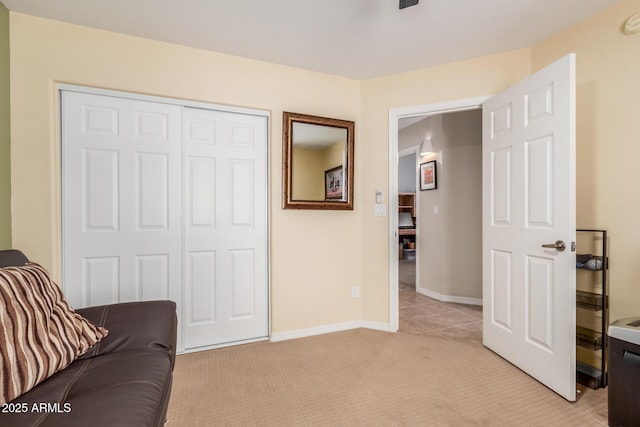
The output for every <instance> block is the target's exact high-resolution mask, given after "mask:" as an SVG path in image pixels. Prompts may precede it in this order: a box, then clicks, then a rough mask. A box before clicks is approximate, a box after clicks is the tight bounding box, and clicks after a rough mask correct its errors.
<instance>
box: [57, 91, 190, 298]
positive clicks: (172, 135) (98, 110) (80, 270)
mask: <svg viewBox="0 0 640 427" xmlns="http://www.w3.org/2000/svg"><path fill="white" fill-rule="evenodd" d="M61 96H62V132H63V135H62V141H63V143H62V154H63V156H62V162H63V165H62V171H63V173H62V175H63V176H62V178H63V185H62V188H63V215H62V217H63V289H64V292H65V294H66V296H67V297H68V298H69V301H70V303H71V304H72V305H73V306H74V307H86V306H92V305H101V304H110V303H116V302H125V301H140V300H155V299H172V300H174V301H177V302H179V301H180V292H181V290H180V285H181V271H182V260H181V257H182V252H181V238H182V230H181V225H182V218H181V194H182V192H181V177H182V172H181V166H182V162H181V153H182V148H181V144H182V129H181V125H182V122H181V120H182V117H181V107H179V106H175V105H168V104H162V103H155V102H143V101H136V100H130V99H123V98H119V97H111V96H103V95H94V94H86V93H77V92H67V91H63V92H62V95H61Z"/></svg>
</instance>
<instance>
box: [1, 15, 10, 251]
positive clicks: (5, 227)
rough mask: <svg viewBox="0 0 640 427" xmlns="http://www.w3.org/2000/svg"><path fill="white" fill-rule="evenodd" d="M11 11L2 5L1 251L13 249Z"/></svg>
mask: <svg viewBox="0 0 640 427" xmlns="http://www.w3.org/2000/svg"><path fill="white" fill-rule="evenodd" d="M9 87H10V86H9V11H8V10H7V9H6V8H5V7H4V5H3V4H2V3H0V249H8V248H10V247H11V160H10V158H11V154H10V141H11V134H10V130H9V129H10V117H11V115H10V113H9V111H10V103H9Z"/></svg>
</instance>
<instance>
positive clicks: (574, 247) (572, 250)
mask: <svg viewBox="0 0 640 427" xmlns="http://www.w3.org/2000/svg"><path fill="white" fill-rule="evenodd" d="M575 251H576V242H571V252H575Z"/></svg>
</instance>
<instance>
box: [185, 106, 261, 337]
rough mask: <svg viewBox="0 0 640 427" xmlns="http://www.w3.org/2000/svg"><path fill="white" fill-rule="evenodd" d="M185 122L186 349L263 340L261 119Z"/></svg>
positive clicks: (212, 114)
mask: <svg viewBox="0 0 640 427" xmlns="http://www.w3.org/2000/svg"><path fill="white" fill-rule="evenodd" d="M184 118H185V122H184V123H185V129H184V131H185V144H186V147H185V153H186V155H185V170H186V199H185V203H186V211H185V214H186V217H185V270H186V271H185V273H186V274H185V319H184V321H185V325H184V328H185V329H184V331H185V348H186V349H190V348H195V347H201V346H206V345H208V344H209V337H210V336H212V335H215V336H216V337H219V340H220V342H233V341H237V340H244V339H249V338H253V337H266V336H267V335H268V330H267V322H266V318H267V283H266V279H267V263H266V261H267V245H266V242H267V241H266V236H267V229H266V221H265V218H266V209H267V199H266V185H265V179H264V177H265V176H266V170H265V168H266V161H265V160H266V147H267V140H266V135H267V133H266V130H267V127H266V124H267V123H266V119H265V118H264V117H256V116H248V115H238V114H232V113H226V112H220V111H212V110H205V109H196V108H186V109H185V110H184Z"/></svg>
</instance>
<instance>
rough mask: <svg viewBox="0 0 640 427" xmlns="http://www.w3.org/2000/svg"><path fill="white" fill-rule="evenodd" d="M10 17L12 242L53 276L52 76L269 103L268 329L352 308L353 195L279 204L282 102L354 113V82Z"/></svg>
mask: <svg viewBox="0 0 640 427" xmlns="http://www.w3.org/2000/svg"><path fill="white" fill-rule="evenodd" d="M10 23H11V71H12V75H13V79H12V81H11V86H12V94H11V100H12V117H11V120H12V127H11V135H12V153H11V161H12V165H13V167H12V178H13V184H12V190H13V192H12V202H13V206H12V210H13V230H12V233H13V244H14V246H15V247H17V248H21V249H23V250H24V251H25V252H26V253H27V254H28V255H29V256H30V257H31V258H32V259H33V260H35V261H38V262H40V263H42V264H43V265H44V266H45V267H46V268H48V269H50V270H51V271H52V273H53V274H54V277H57V278H59V277H60V165H59V144H60V141H59V137H58V135H59V126H58V120H59V119H58V108H57V104H56V91H55V88H56V83H57V82H63V83H73V84H79V85H86V86H95V87H100V88H107V89H115V90H122V91H130V92H139V93H144V94H150V95H159V96H166V97H176V98H184V99H189V100H197V101H204V102H212V103H220V104H230V105H238V106H243V107H250V108H257V109H264V110H269V111H270V112H271V119H270V141H269V144H270V145H269V156H270V172H269V174H270V176H269V183H270V246H271V255H270V267H271V270H270V272H271V302H272V310H271V313H272V330H273V331H274V332H281V331H290V330H295V329H301V328H307V327H311V326H318V325H326V324H332V323H337V322H349V321H353V320H357V319H360V318H361V307H360V306H361V299H353V298H351V286H353V285H354V284H358V283H359V282H360V280H361V278H360V274H361V273H360V265H361V256H360V234H361V233H360V229H361V228H360V223H361V221H360V218H359V214H358V212H359V210H360V208H359V204H358V201H357V199H356V205H355V210H354V211H334V212H324V211H298V210H282V209H281V207H280V206H281V187H282V179H281V163H282V161H281V159H282V112H283V111H285V110H286V111H296V112H300V113H306V114H313V115H318V116H326V117H340V118H343V119H345V120H353V121H355V122H356V123H357V124H359V123H361V119H360V99H361V98H360V82H358V81H355V80H351V79H346V78H342V77H335V76H330V75H326V74H321V73H315V72H310V71H304V70H300V69H295V68H290V67H284V66H279V65H274V64H268V63H264V62H259V61H254V60H248V59H243V58H239V57H234V56H229V55H223V54H217V53H212V52H208V51H204V50H198V49H192V48H187V47H183V46H177V45H172V44H167V43H162V42H157V41H152V40H147V39H142V38H137V37H130V36H125V35H121V34H116V33H111V32H106V31H101V30H95V29H89V28H86V27H80V26H76V25H70V24H64V23H60V22H56V21H51V20H46V19H41V18H36V17H32V16H28V15H24V14H20V13H14V12H11V13H10ZM356 138H358V131H357V129H356ZM355 147H356V157H358V150H359V148H358V144H357V141H356V145H355ZM358 163H359V159H356V165H358ZM356 168H357V166H356ZM356 170H357V169H356ZM356 181H358V179H356ZM310 225H312V226H310Z"/></svg>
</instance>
